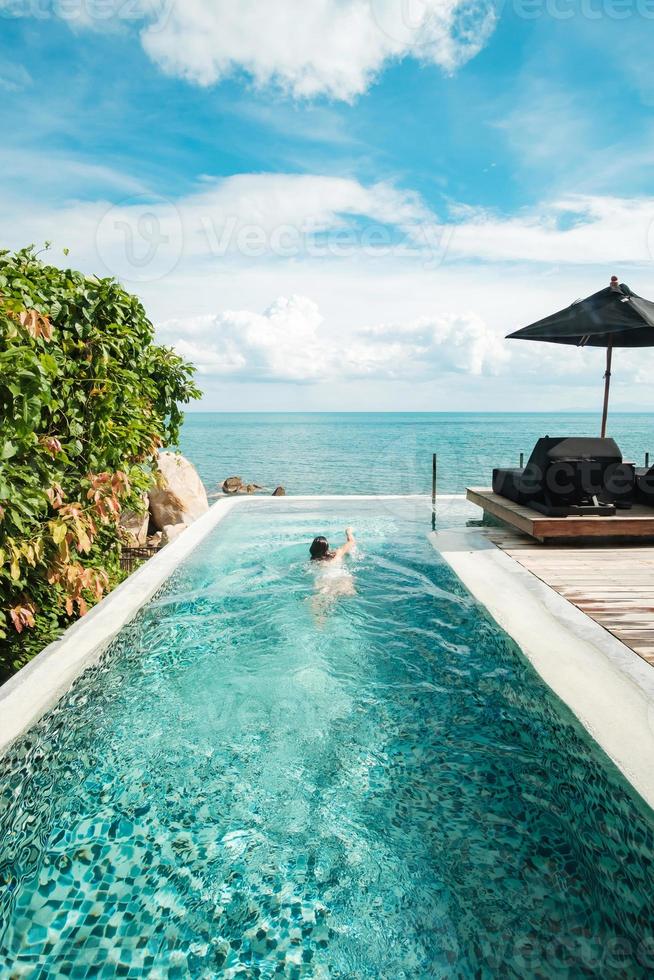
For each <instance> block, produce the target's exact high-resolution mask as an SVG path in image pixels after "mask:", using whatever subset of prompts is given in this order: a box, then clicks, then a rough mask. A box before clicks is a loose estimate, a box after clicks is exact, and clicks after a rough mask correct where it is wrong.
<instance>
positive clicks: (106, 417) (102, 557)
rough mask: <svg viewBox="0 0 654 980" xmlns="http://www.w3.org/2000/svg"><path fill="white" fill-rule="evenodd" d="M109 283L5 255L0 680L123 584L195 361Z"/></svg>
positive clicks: (26, 255) (0, 301)
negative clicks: (129, 551)
mask: <svg viewBox="0 0 654 980" xmlns="http://www.w3.org/2000/svg"><path fill="white" fill-rule="evenodd" d="M153 338H154V329H153V327H152V324H151V323H150V321H149V320H148V318H147V316H146V315H145V311H144V309H143V306H142V305H141V303H140V302H139V300H138V299H137V298H136V297H135V296H132V295H130V294H129V293H127V292H125V290H124V289H122V287H121V286H120V285H119V284H118V283H117V282H116V281H115V280H114V279H97V278H95V277H94V276H85V275H83V274H82V273H80V272H75V271H73V270H71V269H65V270H62V269H58V268H55V267H53V266H50V265H46V264H44V263H43V262H41V261H40V260H39V257H38V254H37V253H36V252H35V250H34V249H33V248H27V249H23V250H22V251H20V252H17V253H15V254H11V253H9V252H7V251H0V681H1V680H2V679H3V677H6V676H8V675H9V674H10V673H11V672H12V671H13V670H15V669H17V668H18V667H20V666H21V665H22V664H23V663H25V662H26V661H27V660H28V659H29V658H30V657H31V656H33V655H34V654H35V653H37V652H38V651H39V650H40V649H41V648H42V647H43V646H44V645H45V644H46V643H48V642H50V641H51V640H52V639H54V638H55V637H56V636H57V635H58V633H59V632H60V631H61V629H62V628H64V627H65V626H67V625H68V624H69V623H71V622H72V621H73V620H74V619H76V618H77V617H78V616H82V615H84V613H85V612H86V610H87V609H88V607H89V606H90V605H92V604H93V603H94V602H96V601H98V600H99V599H100V598H102V596H103V595H104V594H105V593H106V592H107V591H108V590H109V589H111V588H112V587H113V586H114V585H115V584H116V583H117V582H118V581H120V562H119V559H120V548H121V542H120V531H119V526H118V521H119V517H120V513H121V510H122V509H123V508H127V509H142V503H141V501H142V496H143V493H144V492H145V491H147V489H148V487H149V486H151V484H152V479H153V477H152V469H151V463H152V462H153V460H154V458H155V456H156V453H157V451H158V449H159V447H160V446H164V445H169V444H173V445H174V444H176V443H177V439H178V435H179V429H180V424H181V422H182V418H183V416H182V414H181V412H180V409H179V407H178V406H179V403H184V402H188V401H189V400H190V399H192V398H197V397H199V394H200V392H199V391H198V388H197V387H196V385H195V384H194V382H193V381H192V375H193V372H194V368H193V367H192V366H191V365H189V364H187V363H185V362H184V361H183V360H182V359H181V358H180V357H178V355H177V354H175V353H174V351H172V350H170V349H168V348H166V347H159V346H157V345H156V344H154V343H153Z"/></svg>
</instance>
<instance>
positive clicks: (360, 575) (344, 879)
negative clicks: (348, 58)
mask: <svg viewBox="0 0 654 980" xmlns="http://www.w3.org/2000/svg"><path fill="white" fill-rule="evenodd" d="M428 521H429V512H428V509H427V508H425V507H424V506H423V505H422V504H415V503H408V502H404V503H398V502H380V501H375V502H363V501H361V502H357V503H356V504H353V503H352V502H339V503H332V502H329V503H327V502H322V503H320V504H317V503H316V504H314V503H309V502H304V501H303V502H300V501H297V502H295V503H294V502H292V501H287V502H282V503H280V502H275V501H268V502H266V501H264V502H261V503H260V504H254V503H250V502H246V503H245V505H244V509H243V510H240V509H237V510H235V511H234V512H232V513H231V514H230V515H229V516H228V517H227V518H226V519H225V521H224V523H223V524H221V525H220V526H219V527H218V528H217V530H216V532H215V533H213V534H212V535H211V537H209V538H208V539H207V540H206V541H205V542H204V544H203V545H202V546H201V547H200V548H199V549H198V550H197V552H196V553H195V555H194V556H193V558H192V560H189V561H188V562H187V563H186V564H185V565H184V566H182V567H181V568H180V569H179V570H178V571H177V573H176V574H175V575H174V576H173V578H172V579H171V580H170V581H169V582H168V583H167V585H166V586H165V587H164V588H163V589H162V590H161V591H160V593H159V594H158V596H157V597H156V598H155V599H154V600H153V601H152V602H151V603H150V604H149V605H148V606H147V607H146V608H144V609H143V610H142V612H141V613H140V614H139V616H138V617H137V618H136V619H135V620H134V621H133V622H132V623H131V624H130V625H129V626H128V627H127V628H126V629H125V630H123V632H122V633H121V634H120V636H119V638H118V639H117V641H116V642H115V643H114V644H113V646H112V648H111V650H110V652H109V654H108V655H107V656H106V657H105V659H104V660H103V662H102V663H101V664H100V665H98V666H97V667H95V668H93V669H92V670H91V671H89V672H88V673H87V674H86V675H85V676H84V677H82V678H81V679H80V680H79V681H78V682H77V683H76V684H75V686H74V688H73V690H72V691H71V692H70V694H69V695H68V696H67V697H65V698H64V700H63V701H62V702H61V703H60V705H59V706H58V707H57V708H56V709H55V710H53V711H52V712H51V713H50V714H49V715H48V716H47V717H46V718H44V719H43V720H42V722H41V723H40V724H38V725H37V726H36V727H35V728H34V730H33V731H32V732H31V733H30V734H29V735H28V736H27V737H24V738H23V739H22V740H20V742H19V743H17V744H15V745H14V747H13V748H12V750H11V751H10V753H9V755H8V756H7V757H6V758H5V759H3V760H1V761H0V777H1V779H0V786H1V792H0V964H2V969H1V970H0V975H1V976H2V977H3V978H4V977H8V976H12V977H13V976H16V977H34V978H37V977H38V978H46V977H47V978H50V977H60V976H62V977H63V976H67V977H68V976H70V977H79V978H81V977H101V978H104V977H107V978H114V977H119V976H124V977H135V978H137V977H139V978H140V977H148V978H150V977H154V978H168V977H179V978H184V977H198V978H210V977H275V976H278V977H281V976H284V977H317V978H321V977H336V978H350V977H356V978H358V977H365V978H388V980H398V978H408V977H418V978H421V977H453V978H454V977H457V978H458V977H464V978H468V977H470V978H473V977H474V978H477V977H480V978H486V977H521V978H523V977H536V976H538V977H583V976H595V977H597V976H599V977H640V976H643V977H644V976H647V975H650V976H651V973H652V969H653V968H654V942H653V940H652V911H651V909H652V893H653V889H652V880H653V879H652V872H653V870H654V820H653V817H652V814H651V812H650V811H649V810H647V809H646V808H645V807H644V805H643V804H642V803H641V802H640V801H639V800H638V798H637V797H636V796H635V795H634V794H633V792H632V791H631V790H630V788H629V787H628V785H627V784H626V783H625V782H624V780H623V779H622V777H621V776H620V775H619V774H618V773H617V771H616V770H615V769H614V768H613V766H612V765H611V764H610V762H609V761H608V760H607V758H606V757H605V756H604V755H603V754H602V753H601V751H600V750H599V749H598V748H597V746H596V745H595V744H594V743H593V742H592V741H591V740H590V738H589V737H587V735H586V734H585V733H584V732H583V730H581V729H580V727H579V725H578V724H577V723H576V722H575V720H574V719H573V717H572V716H571V715H570V713H569V712H568V711H567V710H566V709H565V708H564V707H563V706H562V705H561V704H560V703H559V702H558V701H557V700H556V699H555V698H554V697H553V696H552V695H551V694H550V693H549V692H548V690H547V689H546V688H545V687H544V686H543V685H542V683H541V682H540V681H539V679H538V678H537V676H536V675H535V674H534V672H533V671H532V670H531V668H530V667H529V665H528V664H527V663H526V662H525V660H524V659H523V657H522V655H521V654H520V652H519V651H518V650H517V649H516V648H515V646H514V645H513V643H512V642H511V641H510V640H509V639H508V638H507V636H506V635H505V634H504V633H502V631H501V630H499V628H498V627H497V626H496V625H495V624H494V623H493V622H492V621H491V620H489V619H488V617H487V616H486V615H485V614H484V612H483V610H482V609H480V607H479V606H478V605H477V604H476V603H475V601H474V600H473V599H472V598H471V597H470V596H469V595H468V594H467V593H466V592H465V590H464V589H463V587H462V586H461V585H460V583H459V582H458V581H457V580H456V578H455V577H454V576H453V574H452V573H451V571H450V570H449V569H448V567H447V566H446V565H445V564H444V563H443V562H442V560H440V559H439V557H438V555H437V554H436V552H435V551H434V550H433V548H432V546H431V544H430V543H429V542H428V540H427V537H426V531H427V529H428ZM350 522H351V523H353V524H354V525H355V528H356V530H357V532H358V534H359V537H360V540H361V549H360V553H359V555H358V557H357V558H356V560H355V561H354V562H353V563H352V576H353V578H352V580H351V583H353V585H354V590H353V592H352V594H345V595H338V596H336V597H335V598H333V600H332V601H330V600H329V598H327V600H325V597H324V596H322V597H319V600H318V601H317V602H316V600H315V598H314V597H315V591H314V589H315V580H314V574H315V573H314V570H312V569H311V568H310V566H309V565H308V563H307V561H306V555H307V546H308V542H309V541H310V539H311V537H312V536H313V535H314V534H316V533H319V532H323V533H326V534H328V535H330V536H332V537H333V538H335V539H336V538H338V537H339V535H340V533H341V530H342V528H343V527H344V525H345V524H346V523H350Z"/></svg>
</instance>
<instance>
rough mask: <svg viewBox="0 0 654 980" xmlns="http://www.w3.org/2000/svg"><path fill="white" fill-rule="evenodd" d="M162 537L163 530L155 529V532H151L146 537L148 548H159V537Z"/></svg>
mask: <svg viewBox="0 0 654 980" xmlns="http://www.w3.org/2000/svg"><path fill="white" fill-rule="evenodd" d="M162 538H163V531H157V533H156V534H151V535H150V537H149V538H148V548H161V539H162Z"/></svg>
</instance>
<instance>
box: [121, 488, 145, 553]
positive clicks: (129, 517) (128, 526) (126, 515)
mask: <svg viewBox="0 0 654 980" xmlns="http://www.w3.org/2000/svg"><path fill="white" fill-rule="evenodd" d="M143 508H144V509H143V511H141V512H140V513H137V512H136V511H133V510H124V511H123V513H122V514H121V515H120V526H121V528H122V529H123V531H124V532H125V539H126V541H125V543H126V546H127V547H128V548H143V547H144V546H145V544H146V542H147V539H148V525H149V523H150V514H149V512H148V498H147V496H144V497H143Z"/></svg>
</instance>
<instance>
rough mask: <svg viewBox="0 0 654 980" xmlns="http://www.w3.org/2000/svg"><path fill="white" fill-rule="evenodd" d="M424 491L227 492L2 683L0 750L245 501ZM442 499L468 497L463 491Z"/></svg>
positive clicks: (366, 497) (358, 497) (381, 497)
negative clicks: (282, 494)
mask: <svg viewBox="0 0 654 980" xmlns="http://www.w3.org/2000/svg"><path fill="white" fill-rule="evenodd" d="M425 499H429V498H426V497H425V495H424V494H366V495H364V494H347V495H340V494H333V495H328V496H327V495H325V496H322V495H317V494H312V495H303V496H300V495H298V496H286V497H275V498H273V497H249V496H239V497H222V498H220V499H219V500H218V501H216V503H214V504H213V505H212V506H211V507H210V508H209V510H208V511H207V513H206V514H204V515H203V516H202V517H201V518H199V520H197V521H195V523H194V524H192V525H191V527H190V528H189V529H188V530H187V531H185V532H184V534H182V535H180V537H179V538H177V540H176V541H173V542H172V543H171V544H169V545H167V546H166V547H165V548H163V549H162V550H161V551H160V552H158V554H156V555H154V557H152V558H150V559H149V561H147V562H145V563H144V564H143V565H142V566H141V568H139V569H138V570H137V571H136V572H134V574H133V575H130V576H129V577H128V578H127V579H126V580H125V581H124V582H123V583H122V584H121V585H119V586H118V587H117V588H116V589H114V590H113V591H112V592H110V593H109V595H107V596H105V598H104V599H103V600H102V601H101V602H99V603H98V604H97V606H94V607H93V609H91V610H90V612H88V613H87V615H86V616H84V617H83V618H82V619H80V620H78V621H77V622H76V623H74V624H73V625H72V626H71V627H69V628H68V629H67V630H66V631H65V632H64V633H63V634H62V635H61V636H60V637H59V639H57V640H55V641H54V642H53V643H50V644H49V645H48V646H47V647H45V648H44V649H43V650H42V651H41V652H40V653H39V654H38V655H37V656H36V657H35V658H34V659H33V660H31V661H30V662H29V663H28V664H26V665H25V667H23V668H22V669H21V670H19V671H18V672H17V673H16V674H14V676H13V677H11V678H10V679H9V680H8V681H6V682H5V684H3V685H2V687H0V755H2V754H3V753H4V752H6V750H7V749H8V748H9V746H10V745H11V744H12V742H14V741H15V740H16V739H17V738H19V737H20V736H21V735H22V734H24V733H25V732H26V731H28V730H29V729H30V728H31V727H32V726H33V725H34V724H35V723H36V722H37V721H38V720H39V718H41V717H42V715H44V714H45V713H46V712H47V711H48V710H49V709H50V708H52V707H53V706H54V705H55V704H56V703H57V701H59V699H60V698H61V697H63V695H64V694H65V693H66V692H67V691H68V690H69V689H70V687H71V685H72V684H73V682H74V681H75V680H76V679H77V678H78V677H79V676H80V675H81V674H82V673H83V672H84V671H85V670H86V669H87V668H88V667H90V666H92V665H93V664H94V663H96V662H97V661H98V659H99V658H100V656H101V655H102V653H103V651H104V650H105V649H106V648H107V646H108V645H109V644H110V643H111V641H112V640H113V639H114V637H115V636H116V635H117V634H118V633H119V632H120V630H121V629H122V628H123V626H125V625H126V624H127V623H128V622H130V620H132V619H133V618H134V617H135V616H136V614H137V613H138V612H139V610H140V609H141V608H142V607H143V606H144V605H145V604H146V603H147V602H148V600H149V599H151V598H152V596H153V595H154V594H155V592H157V590H158V589H160V588H161V586H162V585H163V584H164V583H165V582H166V581H167V579H168V578H170V576H171V575H172V573H173V572H174V571H175V569H176V568H177V567H178V566H179V565H180V564H181V563H182V562H183V561H184V560H185V559H186V558H188V557H189V555H190V554H191V552H192V551H193V550H194V549H195V548H196V547H197V545H198V544H200V542H201V541H202V540H203V539H204V538H205V537H207V535H208V534H210V533H211V532H212V531H213V530H214V528H215V527H216V526H217V525H218V524H219V523H220V521H221V520H222V519H223V518H224V517H225V516H226V515H227V514H229V513H230V511H231V510H233V509H234V507H237V506H238V505H240V504H243V503H246V502H247V503H248V504H250V505H252V504H265V503H269V504H274V503H275V502H280V503H284V502H292V501H296V500H299V501H309V500H311V501H325V500H338V501H341V500H352V501H357V500H359V501H360V500H425ZM438 499H439V500H451V499H463V498H462V496H461V495H459V494H447V495H445V494H444V495H439V497H438Z"/></svg>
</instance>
